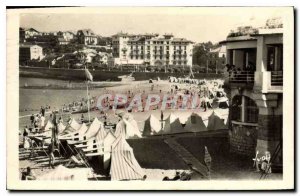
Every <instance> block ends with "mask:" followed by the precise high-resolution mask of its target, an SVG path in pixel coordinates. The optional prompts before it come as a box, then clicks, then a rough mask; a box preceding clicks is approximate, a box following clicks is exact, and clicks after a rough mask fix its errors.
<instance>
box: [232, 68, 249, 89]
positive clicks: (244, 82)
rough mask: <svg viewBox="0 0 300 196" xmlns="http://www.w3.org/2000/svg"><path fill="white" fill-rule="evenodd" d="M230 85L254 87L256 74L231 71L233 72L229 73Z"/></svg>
mask: <svg viewBox="0 0 300 196" xmlns="http://www.w3.org/2000/svg"><path fill="white" fill-rule="evenodd" d="M229 83H230V85H232V86H248V87H253V85H254V72H252V71H231V72H229Z"/></svg>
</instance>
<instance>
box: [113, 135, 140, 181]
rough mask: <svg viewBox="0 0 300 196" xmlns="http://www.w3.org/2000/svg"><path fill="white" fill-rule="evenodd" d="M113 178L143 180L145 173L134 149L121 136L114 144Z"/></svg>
mask: <svg viewBox="0 0 300 196" xmlns="http://www.w3.org/2000/svg"><path fill="white" fill-rule="evenodd" d="M110 175H111V180H114V181H116V180H141V179H142V178H143V176H144V175H145V173H144V171H143V169H142V168H141V166H140V165H139V163H138V162H137V160H136V159H135V157H134V154H133V150H132V148H131V147H130V146H129V144H128V143H127V142H126V140H125V138H124V137H122V136H120V137H118V138H117V139H116V141H115V142H114V143H113V145H112V153H111V167H110Z"/></svg>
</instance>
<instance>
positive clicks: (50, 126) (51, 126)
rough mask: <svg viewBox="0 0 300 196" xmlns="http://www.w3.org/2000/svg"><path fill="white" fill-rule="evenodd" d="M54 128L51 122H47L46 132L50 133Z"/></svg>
mask: <svg viewBox="0 0 300 196" xmlns="http://www.w3.org/2000/svg"><path fill="white" fill-rule="evenodd" d="M53 127H54V125H53V124H52V122H51V121H50V120H48V121H47V124H46V125H45V127H44V131H49V130H50V129H52V128H53Z"/></svg>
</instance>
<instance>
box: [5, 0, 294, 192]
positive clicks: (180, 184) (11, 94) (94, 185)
mask: <svg viewBox="0 0 300 196" xmlns="http://www.w3.org/2000/svg"><path fill="white" fill-rule="evenodd" d="M176 2H177V1H176ZM188 2H189V1H188ZM272 2H273V1H272ZM54 3H55V1H54ZM10 5H11V4H10ZM77 5H78V4H77ZM85 5H87V3H85ZM106 5H107V4H106ZM121 5H122V3H121ZM137 5H140V4H138V3H137ZM172 5H174V4H172ZM181 5H182V4H181ZM285 5H286V4H285ZM14 27H18V25H16V24H15V23H14ZM14 27H12V28H14ZM291 28H293V27H291ZM291 32H293V30H292V29H289V30H287V31H286V32H285V37H284V40H285V41H287V43H288V45H289V46H290V48H289V49H290V50H289V53H288V54H287V55H289V56H286V54H285V56H284V57H285V58H286V59H287V58H288V57H293V56H294V55H293V51H294V50H293V44H294V42H293V39H291V38H292V37H291V36H287V33H291ZM11 36H12V34H10V33H8V34H7V38H8V40H13V39H14V38H13V37H11ZM11 38H12V39H11ZM9 54H17V53H15V51H13V50H12V52H11V51H10V50H9V49H8V51H7V55H8V56H9ZM3 59H5V57H4V58H3ZM289 59H291V58H289ZM284 63H288V64H290V65H294V63H293V59H292V61H289V62H284ZM10 71H12V73H14V74H16V72H14V71H16V70H7V76H13V75H14V74H9V72H10ZM293 73H294V72H293V68H291V69H289V72H287V71H286V70H285V75H284V79H289V81H284V84H285V86H284V89H285V91H286V90H287V91H288V92H287V93H286V94H285V95H286V96H287V97H285V98H284V100H287V99H288V98H289V99H291V100H290V101H291V102H293V92H294V91H293V89H292V88H291V87H292V86H293V80H292V79H293ZM4 74H5V73H4ZM4 78H5V77H4ZM7 79H8V80H7V90H8V91H7V98H8V99H7V101H13V100H14V101H16V100H17V103H18V97H17V96H15V93H14V92H11V91H10V89H12V88H11V87H12V86H14V85H15V84H18V83H17V81H16V80H15V79H12V80H11V78H7ZM2 84H4V83H2ZM11 85H12V86H11ZM287 87H288V88H287ZM2 89H5V86H4V88H2ZM289 93H291V94H289ZM284 102H285V101H284ZM14 103H16V102H14ZM17 111H18V110H17ZM292 111H294V107H293V105H290V107H288V108H285V110H284V116H286V117H289V118H288V119H287V118H284V120H293V118H290V115H291V113H294V112H292ZM288 113H289V114H288ZM14 117H15V116H14V115H12V116H9V113H8V115H7V118H8V119H15V118H14ZM284 122H286V121H284ZM15 124H16V125H18V123H15ZM290 125H293V123H291V124H290ZM290 125H288V126H289V127H287V130H288V129H290V130H291V128H292V129H293V127H291V126H290ZM7 126H8V127H7V128H8V129H9V130H13V129H11V128H12V127H10V124H7ZM9 130H7V131H9ZM15 130H18V129H15ZM284 130H285V129H284ZM8 137H9V136H8ZM284 138H285V139H284V141H291V142H288V145H289V149H288V151H285V149H284V154H289V156H288V157H287V159H285V161H286V162H287V163H286V162H284V164H290V163H291V162H293V156H290V155H291V154H292V152H293V150H292V149H293V142H292V141H293V134H291V132H290V131H287V132H284ZM287 138H289V139H287ZM7 141H12V140H10V137H9V138H8V140H7ZM10 146H11V145H10V144H8V147H10ZM8 150H9V152H11V150H12V149H8ZM10 154H13V153H9V154H8V155H10ZM8 159H10V157H8ZM12 164H14V162H10V164H9V168H11V167H12V166H14V165H12ZM288 170H289V171H284V180H286V179H287V176H286V174H291V173H293V168H290V169H288ZM9 182H10V181H9ZM236 183H238V186H237V184H236ZM30 184H31V183H27V182H26V183H21V184H20V187H19V188H22V187H23V188H26V187H27V188H30V189H31V188H32V187H31V185H30ZM61 184H62V183H61V182H57V183H56V182H55V183H54V182H51V186H53V187H57V186H61ZM161 184H162V182H153V184H152V185H151V187H152V188H151V189H155V187H156V188H164V189H165V188H166V189H169V188H171V187H172V188H175V189H186V188H188V189H193V188H194V189H203V188H204V189H215V188H216V182H214V181H210V182H208V183H207V182H196V183H194V182H188V183H184V182H170V183H164V184H165V186H164V187H160V185H161ZM8 185H9V187H12V186H15V185H17V186H19V184H15V183H13V184H10V183H9V184H8ZM74 185H75V186H76V187H77V188H78V189H84V188H88V187H90V189H95V188H96V189H97V188H99V189H101V188H108V189H115V188H116V186H119V182H118V183H117V182H113V184H112V183H111V182H101V185H99V182H95V183H94V182H92V183H87V184H83V183H81V184H78V183H76V184H73V183H70V184H69V183H65V182H64V186H65V187H64V188H71V187H73V188H74ZM132 185H134V186H135V187H136V188H145V187H144V186H140V185H139V182H126V183H124V182H122V183H121V184H120V187H119V188H122V189H128V188H129V189H131V188H132V187H131V186H132ZM199 185H200V186H199ZM249 185H250V186H249ZM282 185H283V184H282V183H281V182H280V183H276V182H275V183H272V187H271V188H272V189H273V188H275V189H276V188H277V189H280V188H282ZM24 186H25V187H24ZM86 186H88V187H86ZM218 186H219V188H222V189H228V188H230V187H231V188H235V189H245V188H246V189H247V187H248V188H250V189H252V188H253V186H256V187H257V188H262V189H265V188H269V187H266V184H265V182H259V183H252V182H249V181H242V182H241V181H238V182H234V181H229V182H222V183H220V182H218ZM288 186H289V187H291V184H289V185H288ZM34 187H39V189H48V188H49V184H48V183H45V182H42V183H38V182H34Z"/></svg>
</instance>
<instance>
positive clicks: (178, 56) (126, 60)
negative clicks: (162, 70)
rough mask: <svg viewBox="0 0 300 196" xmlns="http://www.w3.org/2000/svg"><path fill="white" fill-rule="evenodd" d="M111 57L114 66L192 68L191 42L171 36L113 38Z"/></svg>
mask: <svg viewBox="0 0 300 196" xmlns="http://www.w3.org/2000/svg"><path fill="white" fill-rule="evenodd" d="M112 43H113V44H112V46H113V55H114V58H115V61H116V64H119V65H124V64H135V65H136V64H146V65H151V66H168V65H175V66H192V53H193V42H192V41H189V40H187V39H185V38H174V36H173V35H171V34H165V35H163V36H159V35H158V34H143V35H130V34H126V33H119V34H116V35H114V36H113V40H112Z"/></svg>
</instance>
